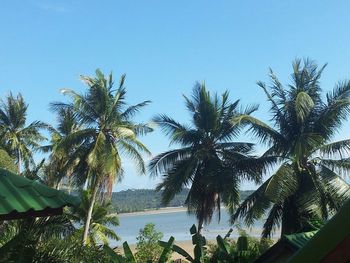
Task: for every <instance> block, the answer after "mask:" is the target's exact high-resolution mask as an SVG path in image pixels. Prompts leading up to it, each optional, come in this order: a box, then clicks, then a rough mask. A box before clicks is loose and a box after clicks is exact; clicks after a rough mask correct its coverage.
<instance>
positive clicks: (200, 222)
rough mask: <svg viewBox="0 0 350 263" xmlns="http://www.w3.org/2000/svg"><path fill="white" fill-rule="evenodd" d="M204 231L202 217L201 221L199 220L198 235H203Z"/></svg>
mask: <svg viewBox="0 0 350 263" xmlns="http://www.w3.org/2000/svg"><path fill="white" fill-rule="evenodd" d="M202 229H203V218H202V217H200V218H199V219H198V234H200V235H201V234H202Z"/></svg>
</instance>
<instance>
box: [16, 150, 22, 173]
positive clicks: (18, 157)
mask: <svg viewBox="0 0 350 263" xmlns="http://www.w3.org/2000/svg"><path fill="white" fill-rule="evenodd" d="M17 166H18V167H17V169H18V174H21V153H20V152H19V150H18V151H17Z"/></svg>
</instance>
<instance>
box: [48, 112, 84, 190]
mask: <svg viewBox="0 0 350 263" xmlns="http://www.w3.org/2000/svg"><path fill="white" fill-rule="evenodd" d="M56 113H57V127H56V129H52V130H51V143H50V144H49V145H47V146H45V147H43V148H44V150H45V151H46V152H51V154H50V157H49V161H48V163H47V164H46V165H45V166H44V175H45V177H46V178H45V180H46V183H47V184H49V185H50V186H51V187H55V188H59V185H60V183H61V180H62V179H65V180H66V182H67V186H68V191H69V192H70V191H71V186H72V183H74V184H75V185H76V184H77V185H78V186H79V183H80V182H79V181H78V182H74V179H76V177H74V176H73V171H74V169H73V167H74V165H75V163H77V162H78V161H79V160H78V159H74V158H71V155H72V154H73V153H74V151H75V149H76V147H78V145H67V146H68V147H67V148H66V149H64V150H62V149H59V146H60V143H61V141H62V140H64V139H65V138H66V137H67V136H68V135H70V134H71V133H74V132H78V131H79V130H80V129H81V126H80V125H79V122H78V119H77V116H76V115H75V114H74V112H73V110H72V109H69V108H68V109H65V108H61V109H59V110H58V111H57V112H56Z"/></svg>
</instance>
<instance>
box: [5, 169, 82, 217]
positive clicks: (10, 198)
mask: <svg viewBox="0 0 350 263" xmlns="http://www.w3.org/2000/svg"><path fill="white" fill-rule="evenodd" d="M78 204H79V199H78V198H77V197H74V196H71V195H68V194H66V193H64V192H62V191H59V190H56V189H52V188H50V187H48V186H46V185H43V184H41V183H39V182H36V181H33V180H29V179H27V178H25V177H23V176H19V175H16V174H14V173H11V172H9V171H7V170H4V169H0V220H9V219H19V218H28V217H38V216H49V215H57V214H62V211H63V207H65V206H76V205H78Z"/></svg>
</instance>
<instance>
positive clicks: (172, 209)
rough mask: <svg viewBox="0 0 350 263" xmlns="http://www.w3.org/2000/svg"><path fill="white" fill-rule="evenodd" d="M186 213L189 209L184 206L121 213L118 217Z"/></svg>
mask: <svg viewBox="0 0 350 263" xmlns="http://www.w3.org/2000/svg"><path fill="white" fill-rule="evenodd" d="M186 211H187V208H186V207H184V206H178V207H162V208H159V209H149V210H144V211H138V212H129V213H119V214H118V216H120V217H127V216H138V215H158V214H169V213H179V212H186Z"/></svg>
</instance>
